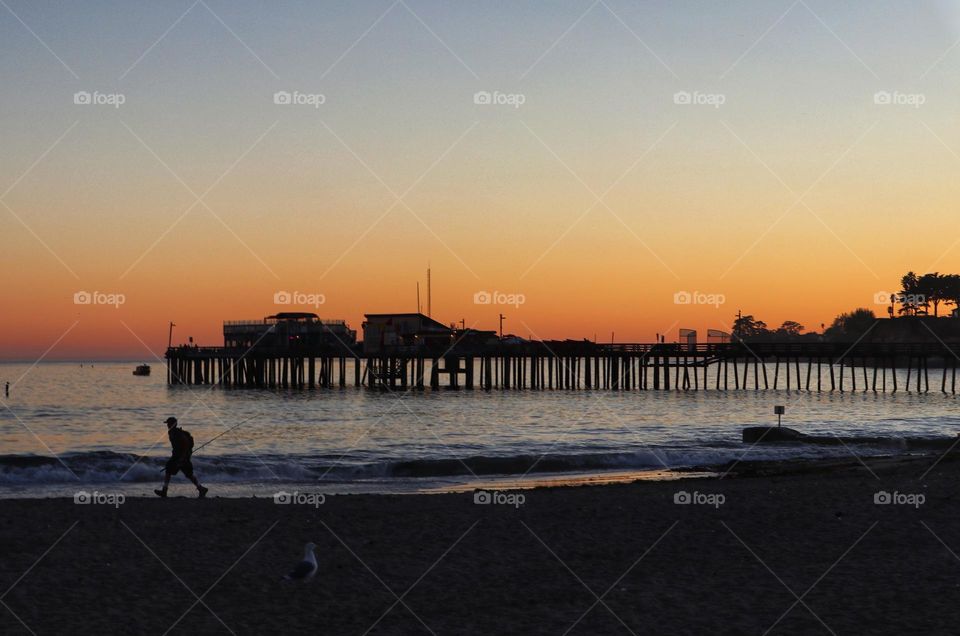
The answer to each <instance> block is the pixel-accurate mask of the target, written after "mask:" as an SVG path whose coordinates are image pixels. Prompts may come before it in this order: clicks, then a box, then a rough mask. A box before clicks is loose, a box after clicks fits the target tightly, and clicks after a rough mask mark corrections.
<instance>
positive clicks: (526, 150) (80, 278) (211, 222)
mask: <svg viewBox="0 0 960 636" xmlns="http://www.w3.org/2000/svg"><path fill="white" fill-rule="evenodd" d="M4 1H5V2H6V5H7V7H8V8H6V7H4V6H0V86H2V91H3V99H2V100H0V139H2V147H3V152H2V153H0V265H2V271H3V275H2V277H0V298H2V300H0V302H2V305H0V317H2V318H0V321H2V322H0V358H4V359H28V360H30V359H36V358H37V357H38V356H40V355H42V354H44V353H45V352H46V356H47V358H48V359H93V358H117V357H121V358H138V359H144V360H150V359H151V358H152V355H151V354H150V353H149V351H150V350H152V351H153V352H154V353H157V354H162V350H163V347H164V346H165V344H166V338H167V328H166V325H167V322H168V321H170V320H173V321H175V322H176V323H177V325H178V327H177V329H176V331H175V338H174V339H175V341H179V340H181V339H183V338H186V336H188V335H192V336H194V337H195V338H196V340H197V341H198V342H199V343H201V344H219V343H221V342H222V339H221V321H222V320H224V319H236V318H258V317H262V316H264V315H267V314H270V313H274V312H275V311H278V310H284V309H290V307H286V306H277V305H275V304H274V302H273V296H274V293H275V292H277V291H280V290H284V291H290V292H293V291H299V292H302V293H304V294H322V295H323V296H324V297H325V303H324V304H323V305H322V306H320V307H319V309H317V311H318V313H319V314H321V315H322V316H323V317H327V318H345V319H347V320H348V321H349V322H350V323H351V324H352V326H354V327H355V328H357V329H359V327H360V322H361V320H362V314H363V313H364V312H383V311H413V310H414V309H415V308H416V296H415V293H416V282H417V281H418V280H419V281H421V284H425V269H426V266H427V262H428V261H429V262H430V263H431V265H432V269H433V315H434V317H435V318H437V319H439V320H441V321H443V322H452V321H455V320H456V321H459V320H460V319H465V320H466V322H467V324H468V325H473V326H475V327H477V328H488V329H492V328H495V327H496V325H497V320H496V317H497V314H498V313H500V312H501V311H502V312H503V313H504V314H506V315H507V321H506V323H505V330H508V331H511V332H514V333H517V334H519V335H522V336H525V337H526V336H530V335H533V336H534V337H540V338H564V337H571V338H583V337H588V338H593V337H594V335H595V334H596V336H597V337H598V338H599V339H601V340H607V339H609V338H610V335H611V333H612V332H613V333H614V334H615V338H616V339H617V340H618V341H647V340H651V339H652V338H653V336H654V334H655V333H667V336H668V339H672V338H674V337H676V330H677V328H678V327H689V328H694V329H698V330H699V331H700V333H701V338H702V337H703V336H702V334H704V332H705V330H706V329H708V328H715V329H725V328H728V327H729V325H730V323H731V320H732V317H733V315H734V314H735V313H736V311H737V310H738V309H742V310H743V311H744V312H745V313H751V314H754V315H755V316H757V317H759V318H762V319H764V320H766V321H767V323H768V324H771V325H778V324H780V323H781V322H782V321H784V320H788V319H790V320H797V321H799V322H801V323H803V324H804V325H806V326H807V327H809V328H819V325H820V323H821V322H827V323H829V321H830V320H831V319H832V317H833V316H834V315H836V314H837V313H839V312H840V311H845V310H849V309H852V308H854V307H857V306H867V307H871V308H874V309H875V310H877V311H878V313H884V312H885V308H884V307H883V306H882V305H875V304H874V294H875V293H876V292H878V291H893V290H895V289H896V286H897V282H898V280H899V278H900V276H901V275H902V274H903V273H904V272H905V271H907V270H908V269H913V270H916V271H918V272H926V271H934V270H938V271H941V272H957V271H960V243H958V241H960V215H958V210H957V201H958V200H960V197H958V194H960V179H958V175H960V122H958V116H957V113H958V112H960V109H958V106H960V73H958V72H957V71H958V69H960V46H956V44H957V41H958V38H960V6H958V4H960V3H957V2H946V1H944V2H907V1H901V2H882V1H881V2H877V1H875V0H871V1H869V2H844V3H836V2H827V1H824V0H805V1H803V2H800V1H798V2H792V1H791V0H782V1H781V0H764V1H762V2H761V1H756V2H723V3H718V2H714V1H702V2H678V1H675V0H669V1H662V2H660V1H657V2H624V1H623V0H604V1H603V2H597V3H593V2H592V1H591V0H583V1H575V2H574V1H570V2H566V1H551V2H514V1H510V2H477V3H468V2H434V1H423V0H404V1H403V2H396V3H394V2H392V0H382V1H381V0H378V1H370V2H349V3H344V2H335V3H332V2H329V3H316V2H271V3H262V2H225V1H223V0H205V2H197V3H192V1H191V0H184V1H182V2H181V1H176V2H174V1H171V2H163V3H156V2H128V1H123V2H89V3H87V2H84V3H72V2H62V3H47V2H33V1H30V2H27V1H24V0H4ZM78 91H86V92H89V93H94V92H95V91H98V92H100V93H120V94H122V95H123V96H124V98H125V103H124V104H123V105H122V106H121V107H119V108H113V107H111V106H109V105H78V104H75V103H74V94H75V93H76V92H78ZM276 91H289V92H293V91H299V92H301V93H309V94H322V95H324V97H325V103H324V104H322V105H321V106H320V107H319V108H314V107H312V106H309V105H278V104H275V103H274V101H273V94H274V92H276ZM477 91H490V92H493V91H500V92H502V93H507V94H521V95H523V97H524V100H525V101H524V103H523V105H522V106H520V107H519V108H514V107H512V106H510V105H477V104H475V103H474V98H473V95H474V93H475V92H477ZM678 91H687V92H690V93H694V92H696V93H699V94H719V95H722V96H723V99H724V103H723V104H722V105H721V106H720V107H719V108H715V107H713V106H711V105H698V104H676V103H675V101H674V94H675V93H677V92H678ZM878 91H887V92H889V93H893V94H896V95H899V96H911V95H920V96H922V100H923V104H922V105H920V106H919V107H914V106H913V105H911V104H877V103H875V94H876V93H877V92H878ZM905 99H908V98H907V97H905ZM398 196H401V197H402V200H401V201H400V202H398V201H397V197H398ZM198 197H202V202H201V203H197V198H198ZM597 197H601V198H602V201H601V202H598V199H597ZM191 206H192V207H191ZM481 290H486V291H491V292H492V291H494V290H496V291H500V292H503V293H518V294H523V296H524V297H525V304H523V305H522V306H520V307H513V306H508V307H501V306H495V305H476V304H474V302H473V297H474V293H475V292H477V291H481ZM78 291H89V292H93V291H99V292H104V293H118V294H123V295H124V296H125V303H124V304H123V305H122V306H121V307H119V308H114V307H109V306H97V305H77V304H75V303H74V294H75V293H76V292H78ZM679 291H689V292H693V291H699V292H702V293H705V294H720V295H722V296H723V299H724V301H725V303H724V304H723V305H721V306H719V307H714V306H713V305H702V306H695V305H677V304H675V303H674V294H676V293H677V292H679ZM425 295H426V294H425V291H424V297H425ZM305 309H312V308H305ZM48 350H49V351H48Z"/></svg>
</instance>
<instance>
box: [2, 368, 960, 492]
mask: <svg viewBox="0 0 960 636" xmlns="http://www.w3.org/2000/svg"><path fill="white" fill-rule="evenodd" d="M134 366H135V363H133V362H129V363H128V362H124V363H94V364H93V365H90V364H84V365H83V366H82V367H81V366H80V364H79V363H41V364H39V365H36V366H35V367H31V366H30V365H28V364H15V363H6V364H0V387H2V384H3V383H4V382H6V381H9V382H10V383H11V385H12V388H11V392H10V396H9V398H6V399H5V400H4V405H5V406H4V407H3V408H0V497H15V496H38V495H69V494H71V493H74V492H76V491H77V490H78V489H82V488H86V489H88V490H89V489H92V488H98V489H99V490H101V491H108V490H109V491H117V492H124V493H126V494H128V495H135V494H149V493H150V492H151V490H152V489H153V488H154V487H155V485H156V484H157V483H158V482H159V478H160V469H161V467H162V465H163V461H164V459H165V458H166V457H167V456H168V454H169V448H168V441H167V437H166V427H165V425H164V424H163V420H164V419H165V418H167V417H168V416H170V415H174V416H176V417H178V418H179V420H180V423H181V425H182V426H183V427H184V428H186V429H187V430H189V431H190V432H191V433H192V434H193V437H194V439H195V440H196V445H197V446H198V447H199V446H200V445H201V444H203V443H204V442H206V441H208V440H210V439H213V438H214V437H216V436H217V435H219V434H221V433H223V432H224V431H226V430H227V429H229V428H230V427H234V426H235V427H236V428H234V429H233V430H231V431H229V432H227V433H225V434H224V435H222V436H221V437H219V438H218V439H216V440H215V441H213V442H212V443H211V444H210V445H208V446H206V447H204V448H203V449H200V450H199V451H198V452H197V454H196V456H195V458H194V465H195V467H196V470H197V472H198V474H199V476H200V477H201V480H202V481H204V482H206V483H208V484H209V485H211V486H212V491H213V493H214V494H221V495H250V494H258V495H269V494H270V493H272V492H276V491H277V490H280V489H287V490H290V489H292V488H296V489H299V490H300V491H312V492H322V493H338V492H422V491H430V490H436V489H454V488H458V487H471V486H473V485H477V484H483V483H487V482H493V483H503V482H504V481H506V482H507V483H512V484H518V483H519V484H523V483H535V482H536V483H540V482H542V481H544V480H549V479H551V478H554V477H563V478H569V477H570V476H579V477H583V476H593V477H600V478H603V477H604V476H611V475H618V474H624V473H630V474H633V473H636V472H645V471H649V472H654V471H663V470H665V469H675V468H687V467H703V466H708V465H718V464H722V463H724V462H728V461H733V460H738V459H745V460H751V459H775V458H786V457H818V456H826V455H837V454H849V453H850V452H856V453H858V454H860V455H875V454H896V453H904V452H914V450H913V449H915V445H912V444H911V443H909V442H916V441H917V440H920V441H932V442H934V443H935V444H943V443H944V442H947V443H949V440H950V438H953V437H955V435H956V434H957V432H960V419H958V415H957V398H956V397H955V396H945V395H943V394H941V393H939V391H938V389H939V381H937V382H936V386H934V384H935V382H934V378H935V377H939V375H938V373H939V372H937V373H933V371H932V370H931V373H932V374H933V377H931V381H930V385H931V389H932V390H931V392H930V393H927V394H917V393H907V392H904V391H903V386H904V384H905V380H906V371H905V370H901V372H900V379H899V385H900V387H901V391H900V392H897V393H895V394H894V393H886V394H883V393H877V394H875V393H872V392H867V393H864V392H862V384H861V391H860V392H856V393H853V392H850V391H849V390H848V391H847V392H844V393H840V392H834V393H829V392H824V393H816V392H812V393H808V392H802V391H785V390H779V391H753V390H752V389H751V390H746V391H743V390H741V391H734V390H732V389H731V390H729V391H726V392H723V391H714V390H710V391H700V392H693V391H691V392H682V391H681V392H678V391H659V392H655V391H625V392H613V391H583V390H581V391H558V390H553V391H530V390H526V391H515V390H508V391H491V392H485V391H480V390H475V391H465V390H460V391H448V390H440V391H429V390H427V391H425V392H419V393H409V394H400V393H390V392H382V391H377V390H370V389H356V388H353V387H348V388H346V389H332V390H331V389H317V390H250V389H242V390H240V389H222V388H210V387H168V386H167V385H166V383H165V372H164V368H163V367H162V366H161V365H159V364H155V365H153V372H154V375H152V376H150V377H136V376H134V375H132V373H131V372H132V370H133V367H134ZM770 373H771V376H770V377H771V378H772V369H771V371H770ZM781 373H783V370H782V369H781ZM348 377H352V373H351V372H348ZM814 383H815V380H814ZM891 384H892V382H890V381H889V378H888V386H889V385H891ZM710 386H713V384H712V381H711V384H710ZM948 386H949V382H948ZM0 390H2V389H0ZM0 396H2V393H0ZM776 404H783V405H786V409H787V414H786V418H785V420H784V423H785V424H787V425H790V426H791V427H794V428H797V429H800V430H801V431H803V432H805V433H810V434H822V435H840V436H844V437H847V436H851V437H857V436H860V437H870V438H872V439H871V440H869V441H865V442H864V443H862V444H861V443H857V444H853V445H848V446H844V445H835V446H807V445H804V446H789V445H762V446H756V447H748V446H747V445H745V444H743V443H742V442H741V438H740V435H741V429H742V428H743V427H744V426H751V425H761V424H770V423H775V421H776V418H775V416H773V415H772V412H773V407H774V405H776ZM876 438H884V439H882V440H878V439H876ZM172 488H173V490H172V491H171V492H172V493H173V494H184V495H193V489H192V487H191V486H190V485H189V484H188V483H187V482H186V481H185V480H184V479H183V478H182V477H180V476H178V477H176V478H175V479H174V482H173V486H172Z"/></svg>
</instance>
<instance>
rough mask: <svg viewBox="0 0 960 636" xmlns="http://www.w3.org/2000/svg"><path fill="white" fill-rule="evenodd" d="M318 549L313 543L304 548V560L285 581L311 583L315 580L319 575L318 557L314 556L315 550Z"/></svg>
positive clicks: (284, 578)
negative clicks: (315, 576)
mask: <svg viewBox="0 0 960 636" xmlns="http://www.w3.org/2000/svg"><path fill="white" fill-rule="evenodd" d="M316 547H317V546H315V545H314V544H312V543H308V544H307V545H305V546H303V560H302V561H300V562H299V563H297V565H295V566H294V568H293V569H292V570H290V573H289V574H287V575H286V576H285V577H283V580H284V581H309V580H310V579H312V578H313V575H314V574H316V573H317V557H316V556H314V554H313V549H314V548H316Z"/></svg>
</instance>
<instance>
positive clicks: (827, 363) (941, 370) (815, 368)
mask: <svg viewBox="0 0 960 636" xmlns="http://www.w3.org/2000/svg"><path fill="white" fill-rule="evenodd" d="M166 359H167V382H168V383H169V384H171V385H182V384H188V385H194V384H202V385H203V384H205V385H211V384H214V385H220V386H224V387H239V388H277V387H279V388H310V389H313V388H335V387H339V388H345V387H357V388H359V387H370V388H377V389H384V390H401V391H405V390H411V389H416V390H423V389H427V388H430V389H441V388H448V389H468V390H470V389H475V388H479V389H482V390H495V389H499V390H505V389H533V390H550V389H563V390H576V389H591V390H596V389H606V390H615V391H647V390H653V391H671V390H674V391H703V390H716V391H729V390H754V391H759V390H778V389H785V390H803V391H872V392H895V391H911V392H918V393H927V392H930V391H931V390H933V391H939V392H941V393H948V394H956V389H957V363H958V361H960V343H958V344H951V345H947V344H943V343H931V342H923V343H870V342H865V343H856V344H852V343H826V342H801V343H797V342H783V343H777V342H758V343H722V344H697V345H686V344H663V343H657V344H642V343H618V344H597V343H592V342H581V341H552V342H551V341H546V342H528V343H523V344H515V345H514V344H509V345H508V344H498V345H493V346H485V347H480V348H477V347H474V348H465V347H458V346H453V347H448V348H446V349H441V348H432V349H426V348H414V347H394V348H392V349H389V350H385V351H383V352H378V353H377V354H376V355H365V354H364V352H363V349H362V345H358V346H357V347H356V348H348V347H329V346H321V347H311V348H300V349H296V350H292V349H282V350H281V349H276V348H264V347H260V348H258V347H253V348H249V349H246V350H243V349H239V348H227V347H193V346H182V347H171V348H169V349H168V350H167V353H166ZM931 382H932V384H931Z"/></svg>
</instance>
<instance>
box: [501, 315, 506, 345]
mask: <svg viewBox="0 0 960 636" xmlns="http://www.w3.org/2000/svg"><path fill="white" fill-rule="evenodd" d="M504 318H506V316H504V315H503V314H500V339H501V340H503V319H504Z"/></svg>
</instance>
